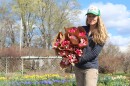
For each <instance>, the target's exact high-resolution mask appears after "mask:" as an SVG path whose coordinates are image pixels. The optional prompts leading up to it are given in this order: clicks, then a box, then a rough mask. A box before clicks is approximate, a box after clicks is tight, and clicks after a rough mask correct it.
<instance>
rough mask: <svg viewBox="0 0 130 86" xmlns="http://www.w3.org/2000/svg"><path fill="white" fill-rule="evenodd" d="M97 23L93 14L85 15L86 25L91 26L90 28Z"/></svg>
mask: <svg viewBox="0 0 130 86" xmlns="http://www.w3.org/2000/svg"><path fill="white" fill-rule="evenodd" d="M97 21H98V16H96V15H93V14H88V15H87V23H88V24H89V25H91V26H93V25H96V23H97Z"/></svg>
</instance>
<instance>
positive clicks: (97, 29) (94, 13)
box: [74, 6, 108, 86]
mask: <svg viewBox="0 0 130 86" xmlns="http://www.w3.org/2000/svg"><path fill="white" fill-rule="evenodd" d="M86 15H87V18H86V25H87V26H82V27H83V28H84V29H85V30H86V32H87V33H88V34H87V37H88V40H89V45H88V46H87V47H85V48H84V50H83V55H82V56H81V58H80V59H79V62H78V63H77V64H76V65H75V67H74V72H75V76H76V82H77V86H97V80H98V55H99V53H100V52H101V50H102V48H103V46H104V44H105V42H106V40H107V37H108V34H107V31H106V27H105V26H104V24H103V22H102V20H101V17H100V10H99V9H98V8H97V7H94V6H92V7H90V8H89V9H88V11H87V14H86Z"/></svg>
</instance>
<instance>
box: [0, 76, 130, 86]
mask: <svg viewBox="0 0 130 86" xmlns="http://www.w3.org/2000/svg"><path fill="white" fill-rule="evenodd" d="M0 86H76V82H75V77H74V76H73V75H67V76H61V75H59V74H44V75H23V76H22V75H16V76H13V77H4V76H3V77H2V76H1V77H0ZM98 86H130V81H129V79H128V78H127V77H126V76H122V75H116V76H112V75H99V81H98Z"/></svg>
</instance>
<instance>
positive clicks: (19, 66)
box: [0, 56, 72, 75]
mask: <svg viewBox="0 0 130 86" xmlns="http://www.w3.org/2000/svg"><path fill="white" fill-rule="evenodd" d="M60 60H61V57H56V56H54V57H50V56H49V57H35V56H24V57H19V58H12V57H1V58H0V73H1V74H5V75H7V74H12V73H20V74H38V75H40V74H45V73H60V74H62V73H63V74H64V73H66V72H70V71H71V70H72V67H70V68H68V69H66V70H62V69H61V68H60V66H59V63H60Z"/></svg>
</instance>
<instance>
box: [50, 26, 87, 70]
mask: <svg viewBox="0 0 130 86" xmlns="http://www.w3.org/2000/svg"><path fill="white" fill-rule="evenodd" d="M64 29H65V34H63V33H62V32H59V33H58V34H57V36H56V38H55V40H54V42H53V49H55V51H56V54H57V55H59V56H61V57H62V60H61V62H60V66H61V67H62V68H66V67H68V66H69V65H70V64H72V65H74V64H75V63H78V61H79V58H80V57H81V56H82V54H83V48H84V47H85V46H87V45H88V39H87V37H86V31H85V29H84V28H82V27H70V28H64Z"/></svg>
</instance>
